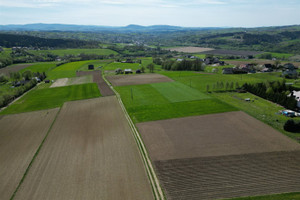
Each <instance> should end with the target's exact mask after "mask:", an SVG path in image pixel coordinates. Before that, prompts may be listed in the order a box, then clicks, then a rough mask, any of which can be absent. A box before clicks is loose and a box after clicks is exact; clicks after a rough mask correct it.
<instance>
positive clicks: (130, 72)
mask: <svg viewBox="0 0 300 200" xmlns="http://www.w3.org/2000/svg"><path fill="white" fill-rule="evenodd" d="M124 72H125V74H132V70H131V69H125V70H124Z"/></svg>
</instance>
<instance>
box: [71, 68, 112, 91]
mask: <svg viewBox="0 0 300 200" xmlns="http://www.w3.org/2000/svg"><path fill="white" fill-rule="evenodd" d="M76 75H77V76H87V75H93V82H94V83H97V85H98V88H99V90H100V93H101V95H102V96H112V95H115V93H114V92H113V91H112V89H110V87H109V86H108V85H107V83H106V82H105V81H104V79H103V78H102V72H101V71H90V72H89V71H80V72H76Z"/></svg>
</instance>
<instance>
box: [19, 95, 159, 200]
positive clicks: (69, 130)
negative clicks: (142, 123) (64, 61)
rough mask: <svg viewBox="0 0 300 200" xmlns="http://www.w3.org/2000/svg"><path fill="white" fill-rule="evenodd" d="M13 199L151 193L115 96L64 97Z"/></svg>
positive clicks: (122, 196)
mask: <svg viewBox="0 0 300 200" xmlns="http://www.w3.org/2000/svg"><path fill="white" fill-rule="evenodd" d="M14 199H16V200H19V199H22V200H40V199H72V200H76V199H78V200H82V199H90V200H93V199H95V200H96V199H97V200H98V199H115V200H118V199H120V200H121V199H122V200H123V199H131V200H140V199H145V200H148V199H154V197H153V194H152V190H151V186H150V183H149V181H148V178H147V175H146V171H145V169H144V165H143V163H142V160H141V156H140V154H139V151H138V148H137V145H136V143H135V141H134V137H133V135H132V132H131V129H130V127H129V125H128V122H127V120H126V118H125V116H124V113H123V111H122V109H121V107H120V105H119V103H118V101H117V99H116V97H114V96H112V97H103V98H96V99H89V100H82V101H73V102H67V103H65V104H64V106H63V107H62V109H61V111H60V113H59V115H58V117H57V119H56V122H55V123H54V125H53V127H52V129H51V131H50V133H49V135H48V137H47V140H46V141H45V143H44V144H43V147H42V148H41V150H40V152H39V154H38V155H37V157H36V159H35V161H34V163H33V164H32V166H31V168H30V170H29V172H28V174H27V175H26V178H25V179H24V182H23V183H22V185H21V187H20V188H19V190H18V191H17V193H16V196H15V198H14Z"/></svg>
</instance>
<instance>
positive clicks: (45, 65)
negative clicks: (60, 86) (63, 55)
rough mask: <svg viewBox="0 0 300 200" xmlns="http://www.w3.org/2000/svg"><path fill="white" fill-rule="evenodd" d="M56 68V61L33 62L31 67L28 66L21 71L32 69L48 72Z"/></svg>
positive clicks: (33, 70)
mask: <svg viewBox="0 0 300 200" xmlns="http://www.w3.org/2000/svg"><path fill="white" fill-rule="evenodd" d="M54 68H56V63H55V62H49V63H37V64H33V65H31V66H29V67H26V68H24V69H21V70H20V71H19V72H20V73H23V72H25V71H31V72H40V73H42V72H46V74H48V72H49V71H51V70H52V69H54Z"/></svg>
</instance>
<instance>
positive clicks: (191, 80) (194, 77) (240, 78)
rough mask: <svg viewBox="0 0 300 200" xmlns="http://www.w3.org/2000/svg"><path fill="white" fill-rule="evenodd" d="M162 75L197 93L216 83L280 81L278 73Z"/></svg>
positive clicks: (181, 73) (164, 73)
mask: <svg viewBox="0 0 300 200" xmlns="http://www.w3.org/2000/svg"><path fill="white" fill-rule="evenodd" d="M159 73H160V74H162V75H165V76H168V77H170V78H171V79H173V80H175V81H178V82H181V83H183V84H185V85H187V86H191V87H192V88H195V89H198V90H199V91H202V92H204V91H206V87H207V85H209V87H210V89H212V88H213V84H216V83H217V82H223V84H224V85H225V84H226V82H228V83H231V82H233V83H234V84H235V83H238V84H239V85H240V86H242V85H243V84H244V83H257V82H264V81H267V80H269V81H276V80H282V78H281V77H279V75H280V73H256V74H242V75H241V74H232V75H231V74H226V75H223V74H203V73H197V72H188V71H182V72H180V71H175V72H174V71H171V72H166V71H161V72H159Z"/></svg>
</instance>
